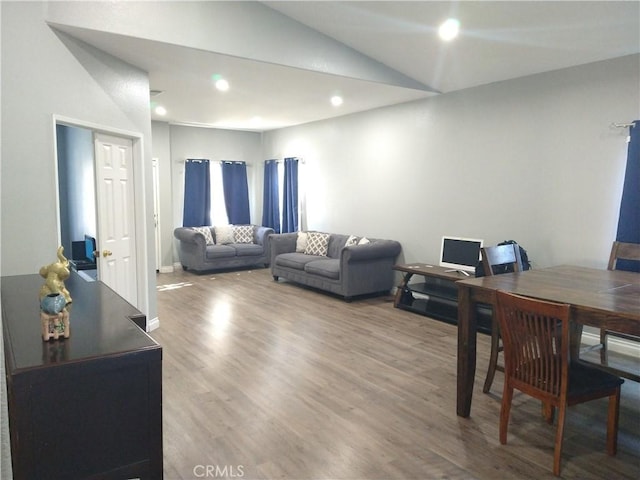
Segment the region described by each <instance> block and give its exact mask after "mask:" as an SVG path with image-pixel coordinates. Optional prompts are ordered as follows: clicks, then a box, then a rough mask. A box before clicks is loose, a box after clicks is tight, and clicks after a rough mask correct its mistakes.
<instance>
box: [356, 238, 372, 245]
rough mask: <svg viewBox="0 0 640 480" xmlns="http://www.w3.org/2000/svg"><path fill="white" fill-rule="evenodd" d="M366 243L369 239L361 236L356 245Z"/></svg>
mask: <svg viewBox="0 0 640 480" xmlns="http://www.w3.org/2000/svg"><path fill="white" fill-rule="evenodd" d="M367 243H371V240H369V239H368V238H367V237H362V238H361V239H360V240H359V241H358V245H366V244H367Z"/></svg>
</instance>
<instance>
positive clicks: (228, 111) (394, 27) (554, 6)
mask: <svg viewBox="0 0 640 480" xmlns="http://www.w3.org/2000/svg"><path fill="white" fill-rule="evenodd" d="M262 3H263V4H265V5H267V6H268V7H270V8H272V9H275V10H277V11H278V12H280V13H282V14H284V15H286V16H287V17H290V19H291V21H297V22H300V23H302V24H304V25H306V26H308V27H310V28H311V29H313V30H316V31H317V32H320V33H322V34H324V35H327V36H328V37H331V38H333V39H335V40H337V41H338V42H341V43H342V44H344V45H345V46H346V47H350V48H352V49H354V50H356V51H358V52H360V53H362V54H364V55H366V56H368V57H370V58H371V59H373V60H375V61H377V62H380V63H382V64H384V65H386V66H388V67H391V68H392V69H394V70H396V71H397V72H400V73H401V74H404V75H405V76H407V77H410V78H412V79H414V80H417V82H419V83H421V84H423V85H424V88H406V87H398V86H394V85H390V84H385V83H376V82H372V81H364V80H359V79H354V78H347V77H345V76H338V75H330V74H327V73H319V72H316V71H311V70H305V69H300V68H291V67H288V66H283V65H277V64H274V63H267V62H261V61H256V60H255V59H252V60H249V59H244V58H238V57H236V56H231V55H224V54H220V53H214V52H208V51H203V50H196V49H193V48H186V47H180V46H176V45H170V44H167V43H162V42H157V41H151V40H143V39H139V38H133V37H130V36H122V35H113V34H110V33H105V32H98V31H95V30H87V29H78V28H64V27H61V28H60V29H61V30H64V31H66V32H67V33H70V34H71V35H73V36H75V37H77V38H79V39H81V40H83V41H85V42H87V43H90V44H92V45H94V46H96V47H97V48H100V49H102V50H104V51H106V52H108V53H111V54H112V55H115V56H117V57H119V58H121V59H123V60H125V61H127V62H128V63H130V64H133V65H136V66H138V67H140V68H142V69H144V70H145V71H148V72H149V80H150V87H151V89H152V90H161V91H163V93H162V94H160V95H158V96H155V97H153V98H151V101H152V104H161V105H163V106H164V107H165V108H166V109H167V110H168V114H167V115H166V116H165V117H160V116H158V115H156V114H155V113H153V112H152V119H153V120H160V121H168V122H170V123H177V124H189V125H202V126H214V127H218V128H231V129H243V130H254V131H260V130H269V129H273V128H280V127H285V126H291V125H297V124H301V123H307V122H310V121H315V120H320V119H325V118H331V117H335V116H339V115H345V114H349V113H353V112H358V111H363V110H368V109H371V108H377V107H381V106H385V105H391V104H396V103H401V102H406V101H411V100H415V99H418V98H424V97H428V96H431V95H434V93H433V92H432V91H430V90H433V91H436V92H441V93H447V92H452V91H455V90H460V89H464V88H469V87H474V86H478V85H483V84H488V83H492V82H498V81H502V80H508V79H513V78H517V77H522V76H526V75H532V74H536V73H541V72H546V71H551V70H556V69H561V68H566V67H571V66H575V65H580V64H585V63H590V62H595V61H600V60H605V59H608V58H614V57H619V56H623V55H629V54H634V53H638V52H640V2H637V1H622V2H612V1H602V2H578V1H559V2H557V1H556V2H544V1H535V2H525V1H509V2H506V1H499V2H487V1H460V2H434V1H409V2H401V1H386V2H385V1H374V2H361V1H352V2H334V1H315V2H314V1H299V2H296V1H285V2H281V1H277V2H270V1H267V2H262ZM448 17H455V18H457V19H459V20H460V23H461V34H460V36H459V37H458V38H457V39H455V40H453V41H452V42H450V43H443V42H442V41H441V40H439V38H438V36H437V28H438V25H439V24H440V23H441V22H442V21H444V20H445V19H447V18H448ZM56 28H58V26H56ZM292 41H295V39H292ZM346 47H345V48H346ZM308 55H311V56H313V55H314V52H313V51H310V52H308ZM211 71H218V72H224V75H225V77H227V78H229V79H230V83H231V88H230V90H229V91H227V92H225V93H224V94H222V93H220V92H217V91H215V90H214V89H212V88H211V81H210V78H211ZM334 93H340V94H341V95H342V96H343V97H344V104H343V105H342V106H341V107H338V108H335V107H332V106H331V105H330V104H329V98H330V96H331V95H333V94H334ZM256 116H259V117H260V118H261V121H260V122H257V121H256V120H255V119H254V117H256Z"/></svg>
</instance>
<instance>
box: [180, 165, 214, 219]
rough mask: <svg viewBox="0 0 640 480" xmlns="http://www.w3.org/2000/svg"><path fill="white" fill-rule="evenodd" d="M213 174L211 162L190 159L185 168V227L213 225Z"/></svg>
mask: <svg viewBox="0 0 640 480" xmlns="http://www.w3.org/2000/svg"><path fill="white" fill-rule="evenodd" d="M210 211H211V173H210V169H209V160H206V159H193V158H189V159H187V161H186V162H185V167H184V210H183V213H182V226H183V227H200V226H203V225H211V214H210Z"/></svg>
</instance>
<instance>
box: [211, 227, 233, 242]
mask: <svg viewBox="0 0 640 480" xmlns="http://www.w3.org/2000/svg"><path fill="white" fill-rule="evenodd" d="M213 229H214V230H215V232H216V245H227V244H229V243H234V238H233V227H232V226H231V225H220V226H218V227H213Z"/></svg>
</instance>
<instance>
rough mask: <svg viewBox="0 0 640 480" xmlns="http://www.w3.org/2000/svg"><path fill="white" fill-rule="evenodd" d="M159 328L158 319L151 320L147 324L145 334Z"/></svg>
mask: <svg viewBox="0 0 640 480" xmlns="http://www.w3.org/2000/svg"><path fill="white" fill-rule="evenodd" d="M159 327H160V319H159V318H158V317H156V318H153V319H151V320H149V321H148V322H147V332H153V331H154V330H155V329H156V328H159Z"/></svg>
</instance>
